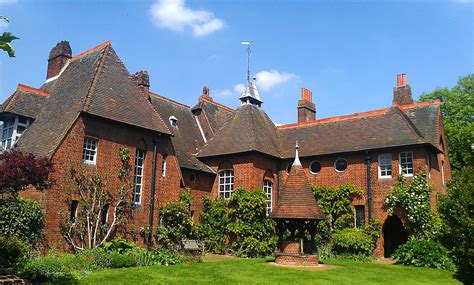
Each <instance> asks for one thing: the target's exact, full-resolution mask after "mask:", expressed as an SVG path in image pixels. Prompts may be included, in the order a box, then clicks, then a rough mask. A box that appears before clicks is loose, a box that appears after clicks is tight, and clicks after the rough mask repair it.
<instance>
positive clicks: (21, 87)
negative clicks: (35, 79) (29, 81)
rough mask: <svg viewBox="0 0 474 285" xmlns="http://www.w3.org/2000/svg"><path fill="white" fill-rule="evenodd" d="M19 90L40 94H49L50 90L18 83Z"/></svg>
mask: <svg viewBox="0 0 474 285" xmlns="http://www.w3.org/2000/svg"><path fill="white" fill-rule="evenodd" d="M17 90H19V91H25V92H29V93H33V94H35V95H39V96H46V97H47V96H49V92H48V91H46V90H41V89H38V88H34V87H31V86H28V85H24V84H18V87H17Z"/></svg>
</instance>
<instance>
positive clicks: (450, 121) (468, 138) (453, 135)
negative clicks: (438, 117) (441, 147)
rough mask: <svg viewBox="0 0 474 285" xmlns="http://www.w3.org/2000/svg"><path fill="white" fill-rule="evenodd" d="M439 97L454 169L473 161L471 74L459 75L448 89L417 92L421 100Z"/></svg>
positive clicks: (473, 78) (473, 92)
mask: <svg viewBox="0 0 474 285" xmlns="http://www.w3.org/2000/svg"><path fill="white" fill-rule="evenodd" d="M434 99H439V100H441V102H442V104H441V112H442V114H443V125H444V130H445V133H446V137H447V141H448V142H447V144H448V145H447V146H448V150H449V161H450V163H451V167H452V168H453V172H454V173H456V172H457V171H458V170H460V169H461V168H463V167H465V166H469V165H474V152H473V151H472V149H471V145H472V144H473V143H474V120H473V117H472V114H474V74H470V75H466V76H464V77H461V78H459V80H458V83H457V85H456V86H454V87H453V88H452V89H451V90H450V89H448V88H441V89H436V90H435V91H433V92H432V93H428V94H423V95H421V96H420V101H431V100H434Z"/></svg>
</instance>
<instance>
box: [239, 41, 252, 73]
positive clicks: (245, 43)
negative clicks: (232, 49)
mask: <svg viewBox="0 0 474 285" xmlns="http://www.w3.org/2000/svg"><path fill="white" fill-rule="evenodd" d="M240 43H241V44H242V45H246V46H247V82H249V81H250V52H251V51H252V50H251V48H250V46H251V44H252V42H251V41H241V42H240Z"/></svg>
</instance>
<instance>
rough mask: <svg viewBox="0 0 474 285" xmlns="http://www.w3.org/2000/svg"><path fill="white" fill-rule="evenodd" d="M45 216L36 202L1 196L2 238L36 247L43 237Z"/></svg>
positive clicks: (0, 220)
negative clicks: (9, 238)
mask: <svg viewBox="0 0 474 285" xmlns="http://www.w3.org/2000/svg"><path fill="white" fill-rule="evenodd" d="M43 228H44V216H43V212H41V207H40V206H39V204H38V203H37V202H36V201H33V200H29V199H24V198H16V197H12V196H10V195H0V236H2V237H17V238H18V239H20V240H21V241H23V242H25V243H26V244H29V245H32V246H35V245H36V244H37V243H38V242H39V241H40V240H41V239H42V237H43Z"/></svg>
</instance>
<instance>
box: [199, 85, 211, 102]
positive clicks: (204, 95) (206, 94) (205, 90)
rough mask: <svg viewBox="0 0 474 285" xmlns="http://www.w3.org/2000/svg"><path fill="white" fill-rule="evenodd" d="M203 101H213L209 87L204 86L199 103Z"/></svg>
mask: <svg viewBox="0 0 474 285" xmlns="http://www.w3.org/2000/svg"><path fill="white" fill-rule="evenodd" d="M203 99H207V100H210V101H212V97H211V91H210V90H209V87H207V86H204V87H203V88H202V94H201V96H199V101H202V100H203Z"/></svg>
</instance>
